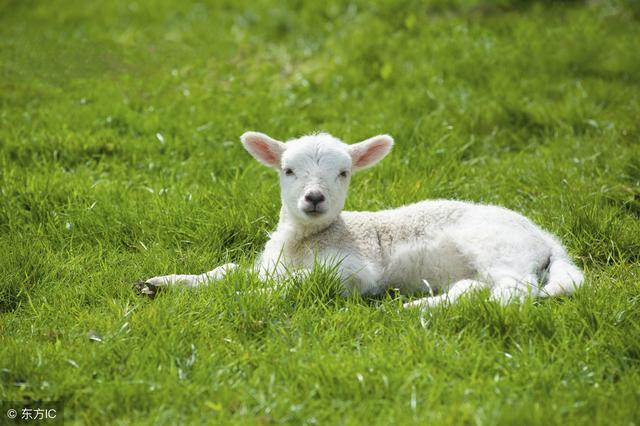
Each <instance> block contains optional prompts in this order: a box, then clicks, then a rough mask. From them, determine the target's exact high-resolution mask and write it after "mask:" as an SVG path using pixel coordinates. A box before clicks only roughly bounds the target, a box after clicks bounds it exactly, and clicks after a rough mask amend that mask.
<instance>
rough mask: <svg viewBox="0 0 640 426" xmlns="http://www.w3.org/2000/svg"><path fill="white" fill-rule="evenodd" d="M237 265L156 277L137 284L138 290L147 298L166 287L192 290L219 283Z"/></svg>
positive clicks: (229, 264)
mask: <svg viewBox="0 0 640 426" xmlns="http://www.w3.org/2000/svg"><path fill="white" fill-rule="evenodd" d="M237 266H238V265H236V264H235V263H227V264H225V265H222V266H218V267H217V268H215V269H213V270H211V271H209V272H205V273H203V274H198V275H183V274H173V275H162V276H158V277H153V278H149V279H148V280H145V281H143V282H141V283H139V284H137V287H138V289H139V290H140V292H142V293H143V294H147V295H149V296H154V295H155V294H156V293H157V292H158V290H159V289H161V288H164V287H168V286H174V285H177V286H184V287H187V288H194V287H198V286H200V285H206V284H208V283H209V282H211V281H219V280H221V279H223V278H224V277H225V275H227V273H229V272H230V271H232V270H234V269H235V268H237Z"/></svg>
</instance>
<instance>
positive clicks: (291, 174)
mask: <svg viewBox="0 0 640 426" xmlns="http://www.w3.org/2000/svg"><path fill="white" fill-rule="evenodd" d="M284 174H285V175H287V176H293V170H291V169H289V168H286V169H284Z"/></svg>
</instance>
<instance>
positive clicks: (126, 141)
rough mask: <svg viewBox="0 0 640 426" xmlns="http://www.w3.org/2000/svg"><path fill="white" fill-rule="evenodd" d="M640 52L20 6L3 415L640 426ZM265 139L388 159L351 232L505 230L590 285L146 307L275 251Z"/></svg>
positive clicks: (353, 200)
mask: <svg viewBox="0 0 640 426" xmlns="http://www.w3.org/2000/svg"><path fill="white" fill-rule="evenodd" d="M638 46H640V7H638V6H637V3H635V2H633V1H631V0H629V1H623V0H621V1H588V2H581V1H574V2H563V3H558V2H531V3H529V2H525V1H508V0H504V1H499V2H486V3H478V2H476V1H463V0H457V1H452V2H449V1H442V0H431V1H426V2H418V1H390V0H389V1H383V2H367V1H353V2H338V1H331V0H329V1H324V2H303V1H289V2H284V3H280V2H278V3H276V2H267V1H214V2H209V3H206V4H205V3H204V2H202V3H192V2H187V1H168V0H163V1H155V2H152V1H143V0H135V1H134V0H131V1H109V2H77V1H76V2H74V1H57V0H56V1H54V0H52V1H28V0H21V1H18V0H15V1H12V0H0V108H1V110H0V399H3V400H13V401H23V402H28V401H39V400H61V401H63V402H64V404H65V420H66V421H67V422H68V423H69V424H75V423H77V424H111V423H119V424H129V423H135V424H138V423H142V424H153V425H155V424H176V423H185V424H187V423H192V424H199V423H203V422H204V423H214V424H228V423H231V424H275V423H290V424H318V425H324V424H334V423H343V424H370V425H373V424H379V425H389V424H412V423H413V424H480V425H493V424H518V425H520V424H544V425H549V424H589V425H592V424H607V425H609V424H619V425H631V424H636V425H637V424H639V423H640V266H639V263H640V220H639V218H640V144H639V142H640V56H639V54H638ZM246 130H258V131H262V132H266V133H269V134H270V135H272V136H274V137H276V138H280V139H287V138H290V137H294V136H297V135H300V134H303V133H307V132H313V131H319V130H323V131H328V132H331V133H333V134H335V135H336V136H338V137H341V138H343V139H344V140H345V141H348V142H355V141H358V140H361V139H364V138H366V137H369V136H372V135H375V134H378V133H389V134H391V135H393V136H394V137H395V139H396V145H395V148H394V151H393V152H392V154H391V155H390V156H389V157H388V158H387V159H385V160H384V161H383V162H382V163H381V164H380V165H379V166H377V167H376V168H374V169H371V170H369V171H366V172H362V173H361V174H359V175H357V176H355V177H354V180H353V183H352V188H351V192H350V196H349V199H348V202H347V208H348V209H358V210H365V209H371V210H376V209H380V208H387V207H392V206H398V205H401V204H404V203H410V202H414V201H418V200H422V199H426V198H458V199H465V200H473V201H477V202H486V203H497V204H501V205H504V206H507V207H509V208H512V209H515V210H517V211H520V212H522V213H524V214H525V215H527V216H528V217H530V218H532V219H533V220H534V221H535V222H537V223H538V224H540V225H542V226H543V227H545V228H547V229H549V230H551V231H553V232H555V233H557V234H558V235H559V236H561V237H562V239H563V240H564V241H565V243H566V245H567V247H568V248H569V250H570V252H571V254H572V255H573V256H574V258H575V259H576V261H577V263H578V264H579V265H580V266H582V267H583V268H584V269H585V272H586V276H587V283H586V286H585V287H584V288H582V289H581V290H580V291H578V293H577V294H576V295H575V296H574V297H571V298H566V299H559V300H545V301H534V302H531V301H529V302H527V303H525V304H523V305H522V306H508V307H501V306H498V305H496V304H494V303H492V302H490V301H488V300H487V298H486V296H484V297H483V296H480V297H476V298H470V299H466V300H464V301H463V302H462V303H460V304H459V305H456V306H453V307H449V308H442V309H435V310H433V311H431V312H428V313H424V314H418V313H417V312H411V311H406V310H403V309H401V304H402V302H403V301H406V299H403V298H402V297H400V296H399V295H396V294H389V295H387V296H385V297H383V298H380V299H373V300H368V299H359V298H355V297H353V298H350V299H341V298H339V297H337V296H336V293H337V287H336V286H337V284H336V279H335V278H334V277H333V276H332V275H331V274H330V273H329V272H328V271H317V272H316V273H315V274H313V275H312V276H311V277H310V278H309V279H308V280H306V281H304V282H296V283H294V284H295V285H293V286H292V287H290V288H289V289H287V290H281V291H278V292H275V293H273V294H255V293H253V294H250V295H243V294H242V293H240V294H238V293H237V290H243V289H248V288H255V287H258V286H261V285H262V284H260V283H259V282H258V281H257V279H256V278H255V277H252V276H248V275H246V274H242V273H237V274H233V275H232V276H231V277H228V278H227V279H226V280H225V282H222V283H219V285H215V286H210V287H207V288H202V289H198V290H196V291H191V292H187V291H176V290H173V291H167V292H165V293H163V294H161V295H160V296H159V297H157V298H156V299H155V300H148V299H145V298H142V297H140V296H139V295H137V294H136V292H135V291H134V290H133V288H132V287H131V284H132V283H134V282H136V281H137V280H139V279H141V278H144V277H149V276H153V275H161V274H169V273H175V272H178V273H180V272H182V273H185V272H187V273H196V272H202V271H205V270H209V269H212V268H213V267H214V266H216V265H218V264H221V263H223V262H225V261H231V260H233V261H234V262H237V261H239V262H241V263H243V264H244V265H248V264H250V262H251V261H252V259H253V258H254V257H255V255H256V253H257V252H258V251H259V250H260V248H261V246H262V244H263V243H264V242H265V241H266V239H267V232H268V231H269V230H271V229H273V228H274V227H275V224H276V221H277V215H278V211H279V198H278V187H277V179H276V176H275V174H274V173H272V172H271V171H269V170H268V169H267V168H265V167H262V166H260V165H259V164H257V163H256V162H255V161H253V160H252V159H251V158H250V156H249V155H248V154H247V153H246V152H245V151H244V150H243V149H242V147H241V145H240V143H239V139H238V138H239V135H240V134H242V133H243V132H244V131H246ZM0 416H2V419H3V420H2V421H0V423H2V422H3V421H4V413H0Z"/></svg>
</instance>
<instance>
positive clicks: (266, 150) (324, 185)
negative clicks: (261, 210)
mask: <svg viewBox="0 0 640 426" xmlns="http://www.w3.org/2000/svg"><path fill="white" fill-rule="evenodd" d="M241 140H242V143H243V145H244V147H245V148H246V149H247V151H249V153H250V154H251V155H253V156H254V157H255V158H256V159H257V160H258V161H260V162H261V163H264V164H266V165H268V166H270V167H273V168H275V169H276V170H278V172H279V173H280V189H281V198H282V204H283V206H284V207H285V208H286V209H287V211H288V212H289V214H290V216H291V219H293V220H294V221H295V222H297V223H300V224H302V225H306V224H317V225H323V224H329V223H331V222H332V221H333V220H335V218H336V217H337V216H338V215H339V214H340V212H341V211H342V208H343V207H344V202H345V199H346V197H347V190H348V188H349V182H350V180H351V173H353V172H354V171H357V170H360V169H364V168H366V167H370V166H372V165H374V164H375V163H377V162H378V161H380V160H381V159H382V158H383V157H384V156H385V155H387V154H388V153H389V151H390V150H391V147H392V145H393V139H392V138H391V137H390V136H387V135H380V136H375V137H373V138H371V139H367V140H365V141H363V142H360V143H357V144H354V145H347V144H345V143H343V142H341V141H340V140H338V139H336V138H334V137H333V136H331V135H328V134H324V133H322V134H317V135H310V136H303V137H301V138H299V139H294V140H291V141H289V142H287V143H283V142H279V141H276V140H274V139H272V138H270V137H269V136H267V135H265V134H262V133H256V132H247V133H245V134H243V135H242V137H241Z"/></svg>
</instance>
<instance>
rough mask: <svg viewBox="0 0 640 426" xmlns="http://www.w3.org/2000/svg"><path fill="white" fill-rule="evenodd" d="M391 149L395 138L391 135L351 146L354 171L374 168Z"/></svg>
mask: <svg viewBox="0 0 640 426" xmlns="http://www.w3.org/2000/svg"><path fill="white" fill-rule="evenodd" d="M391 147H393V138H392V137H391V136H389V135H378V136H374V137H372V138H369V139H367V140H364V141H362V142H358V143H356V144H353V145H349V154H350V155H351V164H352V167H353V170H362V169H366V168H367V167H371V166H373V165H374V164H376V163H377V162H378V161H380V160H382V159H383V158H384V157H385V156H386V155H387V154H388V153H389V151H391Z"/></svg>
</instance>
